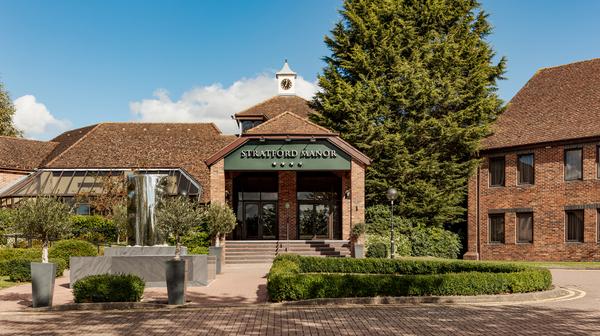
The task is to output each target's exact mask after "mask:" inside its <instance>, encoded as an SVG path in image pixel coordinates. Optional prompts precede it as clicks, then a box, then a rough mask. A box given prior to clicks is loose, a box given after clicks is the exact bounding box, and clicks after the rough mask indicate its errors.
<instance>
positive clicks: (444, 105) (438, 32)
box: [312, 0, 505, 226]
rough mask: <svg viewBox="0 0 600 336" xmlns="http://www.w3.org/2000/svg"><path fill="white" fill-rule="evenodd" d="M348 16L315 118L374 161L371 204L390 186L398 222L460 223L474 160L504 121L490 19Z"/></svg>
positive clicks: (421, 1) (442, 0) (473, 8)
mask: <svg viewBox="0 0 600 336" xmlns="http://www.w3.org/2000/svg"><path fill="white" fill-rule="evenodd" d="M341 15H342V18H341V20H340V21H339V22H338V23H337V24H336V25H335V26H334V28H333V30H332V31H331V36H328V37H326V38H325V42H326V44H327V46H328V47H329V49H330V50H331V55H330V56H328V57H325V59H324V60H325V61H326V63H327V65H326V67H325V68H324V71H323V74H322V75H320V76H319V85H320V86H321V88H322V90H321V91H320V92H318V93H317V94H316V96H315V98H314V100H313V102H312V105H313V107H314V108H315V109H316V110H317V111H318V112H319V113H317V114H316V115H314V116H312V118H313V119H314V121H316V122H318V123H320V124H321V125H323V126H326V127H328V128H330V129H333V130H336V131H338V132H339V133H340V134H341V136H342V137H343V138H344V139H345V140H347V141H348V142H350V143H351V144H353V145H354V146H356V147H357V148H358V149H360V150H361V151H363V152H364V153H366V154H367V155H368V156H370V157H371V158H372V159H373V164H372V165H371V166H370V167H369V169H368V170H367V175H366V187H367V188H366V190H367V194H366V197H367V202H368V204H370V205H374V204H378V203H387V201H386V199H385V190H386V189H387V188H388V187H391V186H393V187H396V188H397V189H398V191H399V197H398V200H397V204H398V207H397V208H396V209H397V211H398V212H397V214H398V215H400V216H402V217H404V218H409V219H410V220H411V221H416V222H420V223H423V224H426V225H433V226H441V225H443V224H444V223H447V224H449V223H454V222H458V221H461V218H462V215H463V214H464V212H465V204H466V202H465V201H464V200H465V195H466V184H467V183H466V182H467V179H468V177H469V175H470V174H471V173H472V172H473V171H474V169H475V167H476V166H477V163H478V161H477V160H476V158H474V153H475V152H476V151H477V149H478V146H479V141H480V140H481V139H482V138H483V137H484V136H486V135H487V134H488V132H489V125H490V123H491V122H492V121H494V120H495V119H496V117H497V116H498V114H499V113H501V111H502V101H501V100H500V99H499V98H498V96H497V94H496V89H497V88H496V81H497V80H499V79H502V75H503V73H504V68H505V59H504V58H501V59H499V61H498V62H497V63H494V52H493V50H492V48H491V47H490V45H489V44H488V43H487V42H486V40H485V37H486V36H487V35H488V34H490V33H491V26H490V24H489V23H488V21H487V14H486V13H485V12H484V11H483V10H482V9H481V7H480V5H479V3H478V2H477V1H475V0H453V1H450V0H346V1H345V2H344V8H343V10H342V11H341Z"/></svg>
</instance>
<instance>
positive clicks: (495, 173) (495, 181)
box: [490, 156, 504, 187]
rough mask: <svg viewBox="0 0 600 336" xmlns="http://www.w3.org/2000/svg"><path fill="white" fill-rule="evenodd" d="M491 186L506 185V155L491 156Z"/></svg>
mask: <svg viewBox="0 0 600 336" xmlns="http://www.w3.org/2000/svg"><path fill="white" fill-rule="evenodd" d="M490 186H492V187H502V186H504V156H500V157H493V158H490Z"/></svg>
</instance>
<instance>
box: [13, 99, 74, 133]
mask: <svg viewBox="0 0 600 336" xmlns="http://www.w3.org/2000/svg"><path fill="white" fill-rule="evenodd" d="M14 104H15V109H16V112H15V114H14V116H13V122H14V124H15V126H16V127H17V128H18V129H20V130H22V131H23V132H24V135H25V137H27V138H47V137H49V136H50V135H52V134H56V133H57V132H60V131H64V130H66V129H67V128H68V127H69V126H70V123H69V122H68V121H66V120H59V119H56V118H55V117H54V116H53V115H52V114H51V113H50V111H48V108H46V105H44V104H42V103H39V102H37V101H36V98H35V96H33V95H25V96H22V97H19V98H17V99H16V100H15V101H14Z"/></svg>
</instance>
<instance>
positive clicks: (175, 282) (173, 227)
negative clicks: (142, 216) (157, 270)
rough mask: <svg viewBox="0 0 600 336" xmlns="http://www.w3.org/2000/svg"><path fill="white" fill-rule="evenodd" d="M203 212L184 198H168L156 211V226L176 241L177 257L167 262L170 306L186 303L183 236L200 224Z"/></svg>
mask: <svg viewBox="0 0 600 336" xmlns="http://www.w3.org/2000/svg"><path fill="white" fill-rule="evenodd" d="M200 221H201V211H199V210H198V209H197V207H196V205H195V204H194V203H193V202H192V201H190V200H189V199H188V198H186V197H184V196H178V197H174V198H166V199H164V200H162V201H161V203H160V204H159V207H158V209H157V211H156V224H157V227H158V229H159V230H160V231H161V232H162V233H163V234H164V235H165V236H168V235H171V236H172V237H173V238H174V239H175V257H174V258H173V259H172V260H169V261H167V268H166V278H167V295H168V298H169V304H184V303H185V290H186V281H185V260H182V259H181V236H184V235H186V234H188V233H189V232H190V230H191V229H192V228H193V227H194V226H195V225H198V224H200Z"/></svg>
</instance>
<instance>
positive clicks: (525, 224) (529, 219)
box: [517, 212, 533, 243]
mask: <svg viewBox="0 0 600 336" xmlns="http://www.w3.org/2000/svg"><path fill="white" fill-rule="evenodd" d="M517 243H533V213H531V212H523V213H518V214H517Z"/></svg>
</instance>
